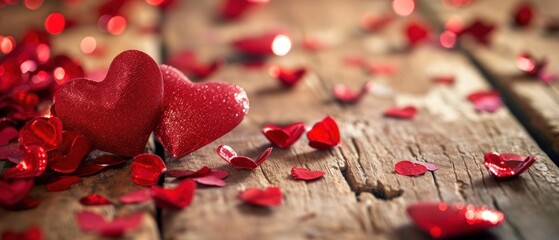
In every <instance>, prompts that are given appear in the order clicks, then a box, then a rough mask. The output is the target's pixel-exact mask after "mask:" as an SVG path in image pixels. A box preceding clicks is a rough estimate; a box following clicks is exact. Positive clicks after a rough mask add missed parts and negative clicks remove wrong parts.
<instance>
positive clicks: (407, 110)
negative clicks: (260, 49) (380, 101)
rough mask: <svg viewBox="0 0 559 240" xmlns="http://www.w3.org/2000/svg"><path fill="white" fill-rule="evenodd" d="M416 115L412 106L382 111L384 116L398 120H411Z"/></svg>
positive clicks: (415, 110)
mask: <svg viewBox="0 0 559 240" xmlns="http://www.w3.org/2000/svg"><path fill="white" fill-rule="evenodd" d="M416 114H417V108H416V107H414V106H404V107H391V108H388V109H386V110H385V111H384V116H387V117H391V118H398V119H412V118H414V117H415V115H416Z"/></svg>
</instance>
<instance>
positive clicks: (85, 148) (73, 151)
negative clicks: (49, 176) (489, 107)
mask: <svg viewBox="0 0 559 240" xmlns="http://www.w3.org/2000/svg"><path fill="white" fill-rule="evenodd" d="M90 151H91V144H90V143H89V140H87V139H86V138H85V137H84V136H83V135H82V134H81V133H79V132H75V131H64V132H63V133H62V144H60V146H59V148H58V149H55V150H51V151H49V152H48V156H49V160H48V166H49V168H50V169H52V170H53V171H55V172H58V173H66V174H67V173H73V172H75V171H76V169H78V167H79V166H80V164H81V162H82V160H83V159H84V158H85V157H86V156H87V154H89V152H90Z"/></svg>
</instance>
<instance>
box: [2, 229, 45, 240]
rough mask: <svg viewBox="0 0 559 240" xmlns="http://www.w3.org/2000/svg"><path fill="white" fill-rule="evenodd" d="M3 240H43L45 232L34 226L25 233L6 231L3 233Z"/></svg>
mask: <svg viewBox="0 0 559 240" xmlns="http://www.w3.org/2000/svg"><path fill="white" fill-rule="evenodd" d="M1 239H2V240H43V232H42V231H41V229H40V228H38V227H36V226H33V227H30V228H29V229H27V230H25V232H15V231H10V230H6V231H4V232H3V233H2V237H1Z"/></svg>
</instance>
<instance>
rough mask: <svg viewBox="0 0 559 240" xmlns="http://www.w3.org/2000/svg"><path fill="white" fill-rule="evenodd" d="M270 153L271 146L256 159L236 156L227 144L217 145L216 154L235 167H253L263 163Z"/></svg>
mask: <svg viewBox="0 0 559 240" xmlns="http://www.w3.org/2000/svg"><path fill="white" fill-rule="evenodd" d="M271 153H272V148H271V147H269V148H267V149H266V150H265V151H264V152H263V153H262V154H260V156H258V158H257V159H256V160H254V159H252V158H249V157H245V156H238V155H237V153H236V152H235V150H233V148H231V147H230V146H227V145H220V146H219V147H217V154H218V155H219V156H220V157H221V158H223V160H225V161H226V162H228V163H229V164H230V165H231V166H233V167H236V168H242V169H255V168H257V167H258V166H260V165H261V164H262V163H264V162H265V161H266V160H267V159H268V156H270V154H271Z"/></svg>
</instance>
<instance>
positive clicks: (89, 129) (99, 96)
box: [54, 50, 163, 156]
mask: <svg viewBox="0 0 559 240" xmlns="http://www.w3.org/2000/svg"><path fill="white" fill-rule="evenodd" d="M54 99H55V105H54V109H55V112H56V116H57V117H59V118H60V119H61V120H62V122H64V128H65V129H67V130H75V131H79V132H81V133H82V134H83V135H84V136H85V137H86V138H87V139H89V140H90V141H91V143H92V145H93V147H94V148H96V149H99V150H103V151H107V152H111V153H115V154H119V155H124V156H135V155H137V154H139V153H142V152H143V150H144V147H145V145H146V143H147V140H148V138H149V135H150V133H151V132H152V131H153V129H154V128H155V126H156V125H157V121H158V120H159V118H160V110H161V106H162V103H163V81H162V79H161V71H160V70H159V66H158V65H157V63H155V61H154V60H153V59H152V58H151V57H150V56H148V55H147V54H145V53H143V52H140V51H136V50H128V51H125V52H123V53H121V54H119V55H118V56H116V57H115V59H113V62H112V63H111V66H110V67H109V72H108V74H107V77H106V78H105V79H104V80H103V81H101V82H94V81H91V80H88V79H76V80H73V81H71V82H69V83H67V84H64V85H62V86H61V87H60V88H59V90H58V92H57V93H56V95H55V98H54Z"/></svg>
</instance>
